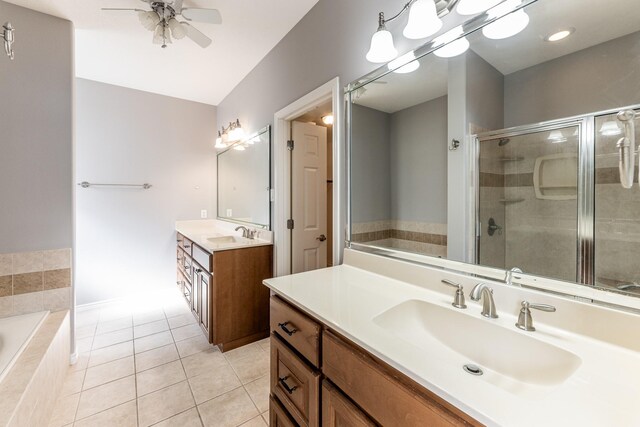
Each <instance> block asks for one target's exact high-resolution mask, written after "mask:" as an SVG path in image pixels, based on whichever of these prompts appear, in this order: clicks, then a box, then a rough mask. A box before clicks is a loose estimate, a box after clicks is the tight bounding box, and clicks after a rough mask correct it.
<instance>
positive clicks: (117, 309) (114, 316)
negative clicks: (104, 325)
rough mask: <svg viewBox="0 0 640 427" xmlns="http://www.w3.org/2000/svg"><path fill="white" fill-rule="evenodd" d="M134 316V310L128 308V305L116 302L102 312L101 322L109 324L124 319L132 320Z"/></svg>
mask: <svg viewBox="0 0 640 427" xmlns="http://www.w3.org/2000/svg"><path fill="white" fill-rule="evenodd" d="M132 314H133V313H132V308H131V307H129V306H127V304H122V303H118V302H114V303H112V304H109V305H108V306H107V307H104V308H103V309H102V310H101V311H100V322H109V321H111V320H119V319H124V318H129V319H130V318H131V316H132Z"/></svg>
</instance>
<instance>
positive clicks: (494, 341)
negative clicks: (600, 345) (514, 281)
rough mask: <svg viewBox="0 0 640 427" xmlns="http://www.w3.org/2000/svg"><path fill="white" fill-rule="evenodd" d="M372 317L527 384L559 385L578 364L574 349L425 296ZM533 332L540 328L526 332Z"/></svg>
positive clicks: (419, 342)
mask: <svg viewBox="0 0 640 427" xmlns="http://www.w3.org/2000/svg"><path fill="white" fill-rule="evenodd" d="M373 320H374V322H375V323H376V324H378V325H379V326H381V327H382V328H384V329H386V330H388V331H390V332H391V333H393V334H394V335H396V336H398V337H399V338H401V339H403V340H405V341H409V342H410V343H412V344H413V345H415V346H417V347H419V348H423V349H425V350H427V351H429V352H435V351H437V348H434V346H435V347H437V346H438V345H444V346H445V347H446V348H448V349H450V350H453V351H454V352H455V353H457V354H458V355H460V356H462V357H461V359H462V360H464V361H463V362H462V363H472V364H475V365H478V366H479V367H480V368H482V369H483V370H484V371H487V369H489V370H491V371H494V372H495V373H497V374H498V375H499V376H506V377H509V379H513V380H515V381H517V382H520V383H526V384H529V385H537V386H552V385H557V384H560V383H562V382H564V381H565V380H566V379H567V378H569V377H570V376H571V375H572V374H573V373H574V372H575V370H576V369H577V368H578V367H579V366H580V364H581V363H582V361H581V359H580V358H579V357H578V356H576V355H575V354H573V353H571V352H569V351H566V350H564V349H561V348H559V347H556V346H554V345H551V344H548V343H545V342H542V341H539V340H537V339H535V338H533V336H531V335H528V334H529V333H525V332H521V331H519V330H517V329H516V327H515V325H514V326H513V330H510V329H507V328H505V327H504V326H501V325H499V324H496V323H495V322H494V321H492V320H489V319H484V318H475V317H472V316H469V315H467V314H465V313H462V312H458V311H455V309H449V308H445V307H441V306H438V305H435V304H431V303H429V302H426V301H420V300H410V301H406V302H404V303H401V304H399V305H397V306H395V307H392V308H390V309H389V310H387V311H385V312H384V313H382V314H380V315H378V316H376V317H375V318H374V319H373ZM536 333H539V332H533V333H530V334H536ZM425 363H426V362H425ZM461 368H462V367H461ZM487 380H489V379H487ZM491 382H493V383H500V380H499V379H497V381H496V380H492V381H491Z"/></svg>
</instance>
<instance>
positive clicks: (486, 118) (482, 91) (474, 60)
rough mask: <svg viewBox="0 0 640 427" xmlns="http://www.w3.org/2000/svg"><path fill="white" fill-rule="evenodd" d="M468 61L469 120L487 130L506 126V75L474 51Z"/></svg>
mask: <svg viewBox="0 0 640 427" xmlns="http://www.w3.org/2000/svg"><path fill="white" fill-rule="evenodd" d="M466 61H467V82H466V90H467V122H468V123H469V124H470V125H474V126H479V127H481V128H483V129H487V130H495V129H502V128H503V127H504V76H503V75H502V73H500V71H498V70H496V69H495V68H494V67H493V66H492V65H491V64H489V63H488V62H487V61H485V60H484V59H483V58H481V57H480V56H479V55H478V54H476V53H475V52H474V51H472V50H469V51H468V52H467V54H466Z"/></svg>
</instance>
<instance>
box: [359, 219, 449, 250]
mask: <svg viewBox="0 0 640 427" xmlns="http://www.w3.org/2000/svg"><path fill="white" fill-rule="evenodd" d="M351 232H352V236H351V241H353V242H356V243H369V244H372V245H377V246H383V247H387V248H393V249H403V250H407V251H411V252H415V253H419V254H423V255H432V256H439V257H446V256H447V224H439V223H429V222H421V221H403V220H395V219H392V220H382V221H371V222H358V223H353V224H352V230H351Z"/></svg>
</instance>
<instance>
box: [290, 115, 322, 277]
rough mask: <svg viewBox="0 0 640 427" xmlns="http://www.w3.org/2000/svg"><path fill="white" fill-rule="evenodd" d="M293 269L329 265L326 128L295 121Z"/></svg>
mask: <svg viewBox="0 0 640 427" xmlns="http://www.w3.org/2000/svg"><path fill="white" fill-rule="evenodd" d="M291 127H292V131H291V133H292V139H293V141H294V149H293V151H292V156H291V162H292V163H291V206H292V208H291V213H292V219H293V222H294V227H293V230H292V235H291V251H292V253H291V260H292V266H291V270H292V271H291V272H292V273H300V272H303V271H309V270H315V269H318V268H324V267H326V266H327V205H326V204H327V129H326V128H324V127H322V126H316V125H312V124H310V123H300V122H293V123H292V126H291Z"/></svg>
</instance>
